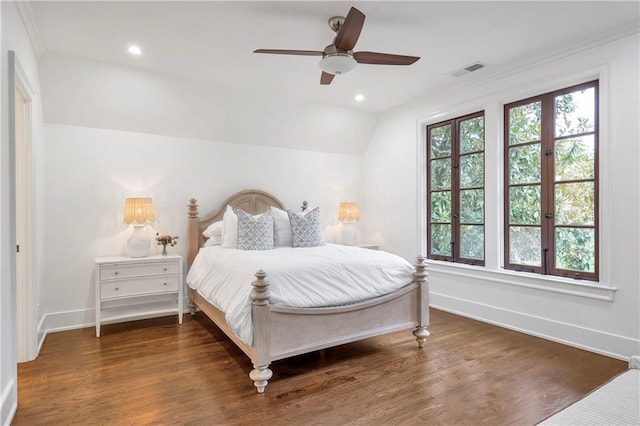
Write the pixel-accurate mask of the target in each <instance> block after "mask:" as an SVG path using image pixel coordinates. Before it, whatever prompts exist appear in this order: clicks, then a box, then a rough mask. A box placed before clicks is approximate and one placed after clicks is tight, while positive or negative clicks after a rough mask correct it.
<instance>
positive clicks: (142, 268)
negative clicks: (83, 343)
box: [95, 255, 184, 337]
mask: <svg viewBox="0 0 640 426" xmlns="http://www.w3.org/2000/svg"><path fill="white" fill-rule="evenodd" d="M183 287H184V283H183V272H182V256H178V255H167V256H149V257H137V258H136V257H121V256H117V257H97V258H96V259H95V294H96V306H95V311H96V337H100V324H101V323H104V322H117V321H120V320H128V319H136V318H138V319H142V318H150V317H154V316H161V314H168V313H176V314H178V322H179V323H180V324H182V308H183V307H182V303H183Z"/></svg>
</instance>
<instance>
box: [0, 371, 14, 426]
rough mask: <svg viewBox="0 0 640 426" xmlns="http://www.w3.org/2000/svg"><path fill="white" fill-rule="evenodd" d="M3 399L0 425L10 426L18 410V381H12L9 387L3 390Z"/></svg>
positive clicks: (0, 410) (0, 409)
mask: <svg viewBox="0 0 640 426" xmlns="http://www.w3.org/2000/svg"><path fill="white" fill-rule="evenodd" d="M1 398H2V399H1V400H0V404H2V405H0V416H1V417H0V424H2V425H3V426H9V425H10V424H11V422H12V421H13V417H14V416H15V415H16V410H17V409H18V388H17V387H16V380H15V379H11V381H10V382H9V383H7V386H5V388H4V389H3V390H2V397H1Z"/></svg>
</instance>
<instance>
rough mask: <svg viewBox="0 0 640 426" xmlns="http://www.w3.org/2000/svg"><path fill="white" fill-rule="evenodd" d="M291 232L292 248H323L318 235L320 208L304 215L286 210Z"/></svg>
mask: <svg viewBox="0 0 640 426" xmlns="http://www.w3.org/2000/svg"><path fill="white" fill-rule="evenodd" d="M287 213H288V214H289V222H291V231H292V233H293V246H294V247H317V246H323V245H324V241H322V235H320V207H316V208H314V209H312V210H311V211H309V212H308V213H306V214H302V213H296V212H294V211H291V210H287Z"/></svg>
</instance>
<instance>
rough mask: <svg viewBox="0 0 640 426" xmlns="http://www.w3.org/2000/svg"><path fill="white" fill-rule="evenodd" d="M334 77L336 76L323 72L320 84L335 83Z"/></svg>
mask: <svg viewBox="0 0 640 426" xmlns="http://www.w3.org/2000/svg"><path fill="white" fill-rule="evenodd" d="M333 77H335V75H333V74H329V73H328V72H324V71H322V75H321V76H320V84H331V82H332V81H333Z"/></svg>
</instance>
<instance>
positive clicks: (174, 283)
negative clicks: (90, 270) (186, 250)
mask: <svg viewBox="0 0 640 426" xmlns="http://www.w3.org/2000/svg"><path fill="white" fill-rule="evenodd" d="M178 286H179V278H178V276H177V275H166V276H152V277H139V278H131V279H128V280H126V281H119V280H113V281H109V282H103V283H101V285H100V299H113V298H118V297H128V296H136V295H144V294H154V293H163V292H175V291H177V290H178Z"/></svg>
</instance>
